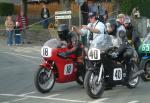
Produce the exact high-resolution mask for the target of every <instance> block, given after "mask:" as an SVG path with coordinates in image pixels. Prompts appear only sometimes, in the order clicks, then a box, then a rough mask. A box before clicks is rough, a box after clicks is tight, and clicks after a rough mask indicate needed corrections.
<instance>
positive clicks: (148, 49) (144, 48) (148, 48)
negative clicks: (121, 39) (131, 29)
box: [141, 44, 150, 52]
mask: <svg viewBox="0 0 150 103" xmlns="http://www.w3.org/2000/svg"><path fill="white" fill-rule="evenodd" d="M141 49H142V52H150V44H143V45H142V48H141Z"/></svg>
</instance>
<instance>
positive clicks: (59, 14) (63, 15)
mask: <svg viewBox="0 0 150 103" xmlns="http://www.w3.org/2000/svg"><path fill="white" fill-rule="evenodd" d="M71 13H72V12H71V11H56V12H55V19H71Z"/></svg>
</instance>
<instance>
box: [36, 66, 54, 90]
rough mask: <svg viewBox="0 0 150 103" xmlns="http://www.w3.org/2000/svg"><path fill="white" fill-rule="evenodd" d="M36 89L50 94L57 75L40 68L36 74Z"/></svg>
mask: <svg viewBox="0 0 150 103" xmlns="http://www.w3.org/2000/svg"><path fill="white" fill-rule="evenodd" d="M34 81H35V87H36V88H37V90H38V91H39V92H41V93H46V92H49V91H50V90H51V89H52V88H53V86H54V84H55V81H56V79H55V75H54V73H53V72H52V71H51V70H48V69H46V68H43V67H40V68H39V69H38V70H37V72H36V74H35V80H34Z"/></svg>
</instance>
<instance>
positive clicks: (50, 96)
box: [46, 94, 60, 98]
mask: <svg viewBox="0 0 150 103" xmlns="http://www.w3.org/2000/svg"><path fill="white" fill-rule="evenodd" d="M58 95H60V94H54V95H49V96H46V97H47V98H52V97H56V96H58Z"/></svg>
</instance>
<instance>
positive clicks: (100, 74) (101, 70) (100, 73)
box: [98, 64, 104, 82]
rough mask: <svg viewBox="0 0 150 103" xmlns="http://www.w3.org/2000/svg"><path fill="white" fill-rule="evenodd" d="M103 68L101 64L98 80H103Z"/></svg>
mask: <svg viewBox="0 0 150 103" xmlns="http://www.w3.org/2000/svg"><path fill="white" fill-rule="evenodd" d="M103 69H104V68H103V64H101V67H100V70H99V76H98V82H100V80H101V77H102V72H103Z"/></svg>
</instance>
